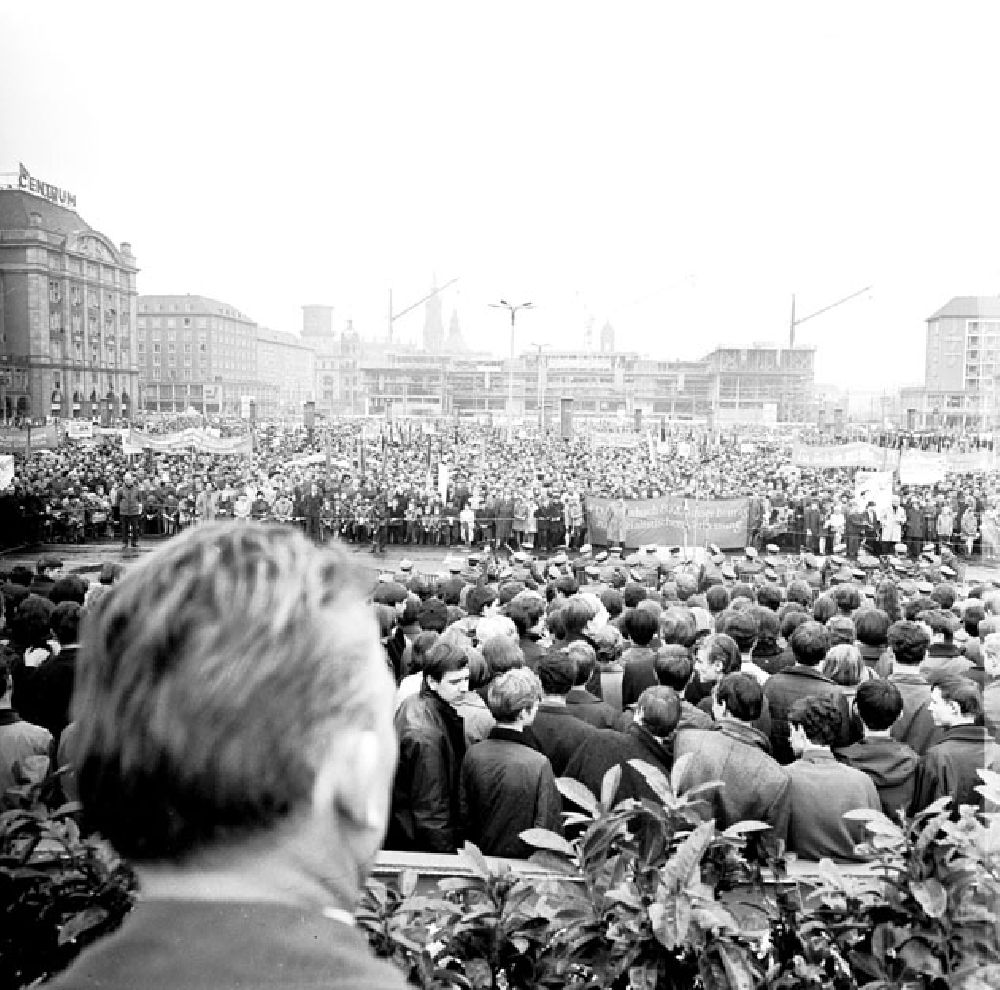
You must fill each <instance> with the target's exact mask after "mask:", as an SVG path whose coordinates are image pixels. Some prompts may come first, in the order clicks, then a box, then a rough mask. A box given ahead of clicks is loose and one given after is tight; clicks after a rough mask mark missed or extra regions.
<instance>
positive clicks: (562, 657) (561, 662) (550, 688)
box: [535, 649, 576, 695]
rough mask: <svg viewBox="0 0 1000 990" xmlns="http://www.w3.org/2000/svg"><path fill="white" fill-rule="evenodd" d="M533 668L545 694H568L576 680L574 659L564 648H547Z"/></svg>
mask: <svg viewBox="0 0 1000 990" xmlns="http://www.w3.org/2000/svg"><path fill="white" fill-rule="evenodd" d="M535 670H536V673H537V674H538V679H539V680H540V681H541V682H542V690H543V691H544V692H545V693H546V694H552V695H565V694H569V692H570V691H571V690H572V688H573V685H574V684H575V682H576V660H574V659H573V656H572V655H571V654H569V653H567V652H566V651H565V650H561V649H558V650H549V652H548V653H546V654H545V656H543V657H542V658H541V659H540V660H539V661H538V666H537V667H536V668H535Z"/></svg>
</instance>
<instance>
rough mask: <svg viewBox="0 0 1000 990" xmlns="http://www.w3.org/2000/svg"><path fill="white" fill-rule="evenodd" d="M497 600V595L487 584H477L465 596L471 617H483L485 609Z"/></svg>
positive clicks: (467, 609) (466, 606)
mask: <svg viewBox="0 0 1000 990" xmlns="http://www.w3.org/2000/svg"><path fill="white" fill-rule="evenodd" d="M496 600H497V593H496V592H495V591H494V590H493V589H492V588H488V587H487V586H486V585H485V584H477V585H475V586H474V587H473V588H471V589H470V590H469V593H468V594H467V595H466V596H465V608H466V611H467V612H468V613H469V615H482V614H483V609H484V608H485V607H486V606H487V605H489V604H490V603H491V602H495V601H496Z"/></svg>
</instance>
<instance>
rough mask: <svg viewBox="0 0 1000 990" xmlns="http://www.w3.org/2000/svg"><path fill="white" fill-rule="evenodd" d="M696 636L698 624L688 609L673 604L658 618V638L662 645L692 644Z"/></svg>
mask: <svg viewBox="0 0 1000 990" xmlns="http://www.w3.org/2000/svg"><path fill="white" fill-rule="evenodd" d="M697 638H698V624H697V623H696V622H695V620H694V616H693V615H692V614H691V612H690V610H687V609H685V610H684V611H680V610H679V606H676V605H675V606H673V607H671V609H670V610H669V611H668V612H667V613H666V614H665V615H663V616H662V618H661V619H660V640H661V641H662V642H663V643H664V645H672V646H694V643H695V640H696V639H697Z"/></svg>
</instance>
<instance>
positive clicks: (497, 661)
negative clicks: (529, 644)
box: [479, 636, 524, 677]
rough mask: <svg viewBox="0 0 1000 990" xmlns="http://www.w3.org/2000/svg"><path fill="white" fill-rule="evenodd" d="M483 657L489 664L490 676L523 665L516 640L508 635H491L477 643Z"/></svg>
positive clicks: (522, 655)
mask: <svg viewBox="0 0 1000 990" xmlns="http://www.w3.org/2000/svg"><path fill="white" fill-rule="evenodd" d="M479 649H480V651H481V652H482V654H483V659H484V660H485V661H486V663H487V664H488V665H489V668H490V677H498V676H499V675H500V674H503V673H506V672H507V671H508V670H513V669H514V668H515V667H523V666H524V653H522V652H521V647H520V646H519V645H518V644H517V641H516V640H513V639H511V638H510V637H509V636H491V637H490V638H489V639H488V640H486V642H485V643H481V644H480V645H479Z"/></svg>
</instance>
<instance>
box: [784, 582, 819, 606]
mask: <svg viewBox="0 0 1000 990" xmlns="http://www.w3.org/2000/svg"><path fill="white" fill-rule="evenodd" d="M788 600H789V601H790V602H798V604H799V605H802V606H804V607H805V608H809V607H810V606H811V605H812V600H813V591H812V588H810V587H809V583H808V582H807V581H793V582H792V583H791V584H790V585H789V586H788Z"/></svg>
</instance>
